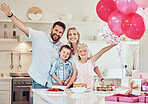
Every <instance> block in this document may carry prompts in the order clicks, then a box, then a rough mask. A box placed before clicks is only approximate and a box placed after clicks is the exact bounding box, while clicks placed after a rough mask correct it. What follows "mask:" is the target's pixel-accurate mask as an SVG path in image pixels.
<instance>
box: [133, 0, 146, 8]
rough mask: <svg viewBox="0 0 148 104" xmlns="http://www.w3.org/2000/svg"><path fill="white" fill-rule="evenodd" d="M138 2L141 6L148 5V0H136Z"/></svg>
mask: <svg viewBox="0 0 148 104" xmlns="http://www.w3.org/2000/svg"><path fill="white" fill-rule="evenodd" d="M135 2H136V4H137V5H138V6H139V7H141V8H147V7H148V0H135Z"/></svg>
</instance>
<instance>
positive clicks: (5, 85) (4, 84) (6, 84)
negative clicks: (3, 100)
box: [0, 81, 10, 91]
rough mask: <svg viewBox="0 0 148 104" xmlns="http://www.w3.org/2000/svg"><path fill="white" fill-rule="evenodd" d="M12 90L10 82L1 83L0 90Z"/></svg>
mask: <svg viewBox="0 0 148 104" xmlns="http://www.w3.org/2000/svg"><path fill="white" fill-rule="evenodd" d="M9 89H10V83H9V81H0V90H1V91H4V90H9Z"/></svg>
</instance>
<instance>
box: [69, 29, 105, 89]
mask: <svg viewBox="0 0 148 104" xmlns="http://www.w3.org/2000/svg"><path fill="white" fill-rule="evenodd" d="M67 40H68V42H69V44H70V46H71V48H72V57H71V59H70V60H69V61H70V62H71V63H72V65H73V68H74V63H75V61H76V59H77V56H76V52H77V49H78V45H79V41H80V34H79V32H78V31H77V29H76V28H75V27H71V28H69V29H68V31H67ZM94 72H95V73H96V74H97V75H98V77H99V78H100V79H101V86H105V81H104V78H103V76H102V74H101V72H100V70H99V67H98V66H95V67H94ZM70 85H71V84H68V86H67V87H69V86H70Z"/></svg>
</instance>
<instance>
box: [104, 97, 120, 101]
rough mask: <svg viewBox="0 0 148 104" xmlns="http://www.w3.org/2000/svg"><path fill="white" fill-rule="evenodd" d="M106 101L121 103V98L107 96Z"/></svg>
mask: <svg viewBox="0 0 148 104" xmlns="http://www.w3.org/2000/svg"><path fill="white" fill-rule="evenodd" d="M105 101H119V96H106V97H105Z"/></svg>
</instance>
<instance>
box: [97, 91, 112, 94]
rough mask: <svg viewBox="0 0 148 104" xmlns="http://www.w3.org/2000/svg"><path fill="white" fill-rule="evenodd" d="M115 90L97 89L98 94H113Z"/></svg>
mask: <svg viewBox="0 0 148 104" xmlns="http://www.w3.org/2000/svg"><path fill="white" fill-rule="evenodd" d="M113 92H114V91H95V93H98V94H111V93H113Z"/></svg>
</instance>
